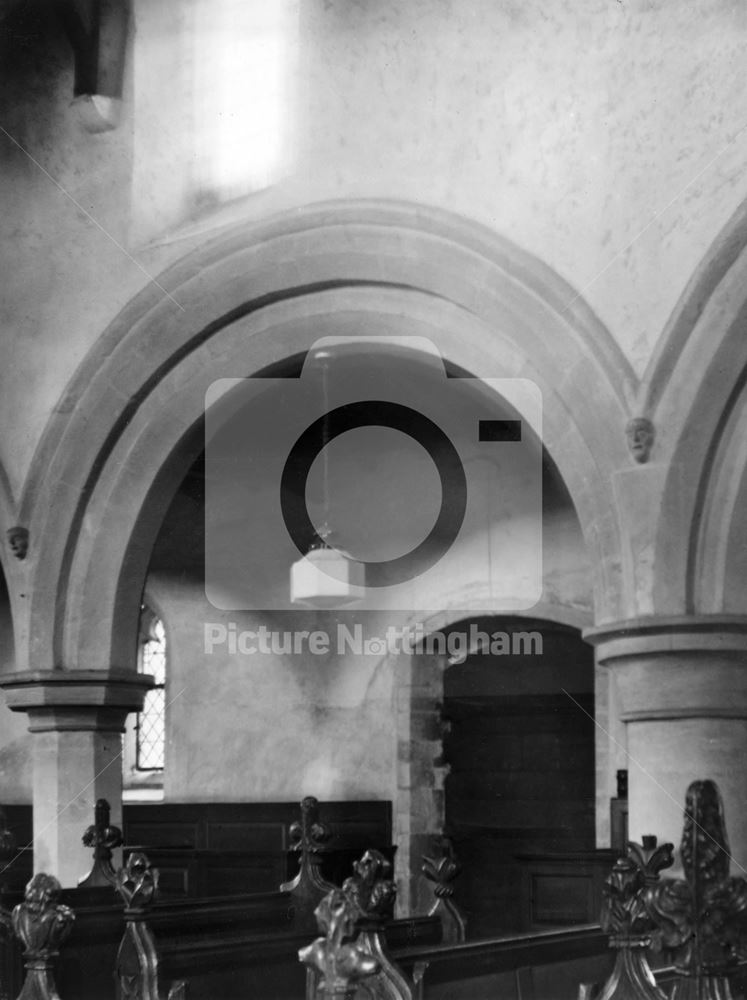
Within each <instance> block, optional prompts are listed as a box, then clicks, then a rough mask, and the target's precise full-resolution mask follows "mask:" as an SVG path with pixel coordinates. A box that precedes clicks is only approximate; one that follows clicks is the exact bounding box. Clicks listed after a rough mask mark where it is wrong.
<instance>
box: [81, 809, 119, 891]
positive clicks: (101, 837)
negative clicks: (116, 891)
mask: <svg viewBox="0 0 747 1000" xmlns="http://www.w3.org/2000/svg"><path fill="white" fill-rule="evenodd" d="M109 815H110V810H109V803H108V802H107V801H106V799H99V800H98V801H97V803H96V808H95V810H94V814H93V816H94V818H93V825H92V826H89V827H88V829H87V830H86V832H85V833H84V834H83V844H84V845H85V846H86V847H92V848H93V867H92V868H91V870H90V872H89V873H88V874H87V875H85V876H84V877H83V878H82V879H79V881H78V888H80V889H92V888H95V887H99V886H109V885H111V886H114V885H116V881H117V873H116V872H115V870H114V867H113V866H112V851H113V850H114V848H115V847H121V846H122V843H123V838H122V831H121V830H120V829H119V827H118V826H111V825H110V823H109Z"/></svg>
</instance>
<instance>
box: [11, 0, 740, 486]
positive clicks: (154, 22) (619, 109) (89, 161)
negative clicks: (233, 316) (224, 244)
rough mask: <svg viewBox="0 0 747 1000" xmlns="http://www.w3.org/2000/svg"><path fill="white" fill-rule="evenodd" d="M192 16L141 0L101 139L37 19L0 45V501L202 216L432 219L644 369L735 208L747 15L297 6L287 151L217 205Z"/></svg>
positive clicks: (62, 55) (614, 7)
mask: <svg viewBox="0 0 747 1000" xmlns="http://www.w3.org/2000/svg"><path fill="white" fill-rule="evenodd" d="M193 5H194V0H164V2H162V3H159V4H153V3H152V2H151V0H136V3H135V7H134V20H135V24H134V27H135V31H134V36H133V42H132V45H131V49H130V53H129V59H128V70H127V74H126V85H125V95H124V96H125V101H124V108H123V118H122V122H121V124H120V125H119V127H118V129H117V130H115V131H113V132H110V133H106V134H102V135H89V134H88V133H86V132H84V131H83V130H82V129H81V126H80V123H79V121H78V119H77V117H76V113H75V111H74V110H73V109H72V108H71V107H70V98H71V96H72V57H71V54H70V50H69V46H68V44H67V42H66V40H65V39H64V37H63V36H62V34H61V32H60V31H59V29H58V28H57V27H56V26H55V25H54V24H53V22H52V20H51V16H50V15H49V14H46V15H43V17H47V18H48V19H49V20H48V23H47V22H45V23H43V24H42V27H41V28H40V29H38V31H37V29H35V32H36V34H35V33H34V32H32V37H31V39H30V41H29V51H30V52H31V53H33V54H32V55H31V56H30V57H29V55H28V52H27V51H26V50H24V49H22V48H18V47H16V50H15V54H14V55H13V54H11V53H10V52H9V50H8V36H7V32H5V31H4V34H3V35H2V38H0V45H2V46H3V48H4V51H3V59H2V60H0V121H2V125H3V129H4V132H5V133H6V134H0V158H1V159H2V170H3V176H4V184H3V186H2V192H0V273H2V275H3V298H2V308H1V311H0V323H1V324H2V338H0V389H1V390H2V391H1V392H0V400H1V401H0V427H2V428H3V431H2V434H1V435H0V460H2V462H3V463H4V464H5V466H6V467H7V470H8V475H9V479H10V482H11V485H12V487H13V489H14V490H15V491H18V489H19V487H20V484H21V483H22V481H23V477H24V475H25V472H26V470H27V469H28V466H29V462H30V460H31V456H32V454H33V451H34V449H35V447H36V444H37V442H38V439H39V436H40V434H41V432H42V429H43V427H44V425H45V423H46V421H47V419H48V417H49V414H50V412H51V410H52V408H53V407H54V404H55V402H56V400H57V399H58V397H59V395H60V392H61V390H62V388H63V386H64V384H65V383H66V382H67V380H68V379H69V377H70V376H71V374H72V372H73V371H74V369H75V367H76V365H77V364H78V363H79V361H80V360H81V358H82V357H83V356H84V354H85V352H86V351H87V349H88V348H89V347H90V346H91V344H92V343H93V342H94V341H95V340H96V338H97V337H98V335H99V334H100V332H101V331H102V329H103V328H104V327H105V326H106V325H107V323H108V322H109V320H110V319H111V318H112V317H113V316H114V315H115V314H116V313H117V311H118V310H119V309H120V308H121V307H122V306H123V305H124V303H125V302H127V301H128V300H129V299H130V298H131V297H132V295H133V294H134V293H135V292H136V291H137V290H138V288H140V287H142V285H143V284H144V282H145V281H146V280H147V278H146V274H145V273H144V271H145V272H147V273H148V274H151V275H152V274H157V273H158V272H159V271H160V270H161V268H162V267H164V266H165V265H166V264H167V263H169V262H171V261H172V260H174V259H175V258H177V257H179V256H181V255H182V254H183V253H185V252H186V251H187V250H188V249H190V248H192V247H193V246H194V245H195V244H196V243H197V242H199V241H200V240H201V239H203V238H204V236H205V234H206V233H210V232H211V231H212V230H213V228H214V227H215V226H216V225H218V224H219V223H220V222H228V221H236V219H240V218H246V219H247V220H250V219H258V218H263V217H265V216H267V215H268V214H269V213H271V212H274V211H276V210H279V209H282V208H287V207H292V206H295V205H299V204H304V203H307V202H310V201H315V200H319V199H328V198H346V197H351V196H355V197H361V196H366V197H375V198H382V197H386V198H399V199H409V200H415V201H418V202H425V203H430V204H435V205H438V206H442V207H445V208H448V209H450V210H452V211H454V212H457V213H460V214H462V215H464V216H466V217H468V218H472V219H475V220H477V221H479V222H482V223H484V224H486V225H488V226H490V227H491V228H493V229H495V230H496V231H498V232H500V233H501V234H502V235H504V236H507V237H509V238H511V239H512V240H514V241H515V242H516V243H517V244H519V245H520V246H521V247H522V248H524V249H526V250H529V251H531V252H532V253H534V254H536V255H537V256H538V257H539V258H540V259H542V260H543V261H544V262H546V263H547V264H549V265H550V266H551V267H553V268H555V269H556V270H557V271H558V272H559V273H560V274H561V275H562V276H563V277H565V278H566V279H567V280H569V281H570V283H571V284H572V285H573V286H574V287H575V288H576V289H577V290H578V291H579V293H582V294H583V295H584V296H585V297H586V298H587V299H588V301H589V302H590V304H591V305H592V307H593V308H594V309H595V310H596V312H597V313H598V315H599V316H600V317H601V319H602V320H603V321H604V322H605V323H606V324H607V325H608V327H609V328H610V330H611V332H612V334H613V336H614V337H616V339H617V340H618V341H619V343H620V344H621V346H622V348H623V350H624V352H625V353H626V355H627V356H628V358H629V359H630V360H631V362H632V363H633V365H634V367H635V369H636V370H637V371H638V372H639V373H640V372H641V371H642V370H643V368H644V366H645V363H646V360H647V359H648V357H649V356H650V354H651V351H652V348H653V345H654V344H655V342H656V339H657V336H658V335H659V332H660V331H661V329H662V327H663V325H664V323H665V321H666V318H667V316H668V315H669V314H670V312H671V310H672V307H673V306H674V304H675V302H676V300H677V298H678V296H679V295H680V293H681V291H682V289H683V288H684V286H685V283H686V281H687V279H688V278H689V276H690V275H691V273H692V271H693V270H694V268H695V266H696V264H697V263H698V261H699V260H700V259H701V258H702V256H703V254H704V252H705V250H706V248H707V247H708V245H709V244H710V243H711V241H712V240H713V238H714V237H715V235H716V234H717V233H718V231H719V230H720V228H721V227H722V226H723V225H724V223H725V222H726V220H727V219H728V218H729V217H730V215H731V214H732V212H733V211H734V210H735V208H736V207H737V205H738V204H739V203H740V202H741V201H742V199H743V197H744V194H745V187H746V182H745V181H744V177H745V172H744V160H745V148H746V145H745V144H746V142H747V132H741V133H740V132H739V129H740V128H741V127H742V117H741V116H742V108H743V102H742V72H741V68H742V66H743V65H744V61H745V58H744V57H745V52H746V50H747V9H746V8H745V7H744V5H742V4H738V3H734V2H732V0H696V2H693V3H689V4H686V5H685V4H681V5H672V4H670V3H665V2H663V0H627V2H625V3H618V2H609V0H582V2H580V3H576V4H573V5H572V6H569V5H565V6H563V7H562V9H561V8H557V10H555V9H553V8H550V7H548V5H547V4H545V3H542V2H541V0H528V2H526V3H523V4H519V3H514V2H513V0H501V2H499V3H496V2H493V0H469V2H466V3H450V2H446V0H442V2H437V3H433V2H428V3H426V2H425V0H420V2H413V3H407V4H405V3H401V2H399V0H378V2H376V3H372V2H363V0H361V2H350V0H308V2H306V0H305V2H304V3H303V4H301V5H300V21H299V34H298V45H297V47H296V48H295V49H294V50H293V51H292V53H291V55H292V59H291V62H289V65H290V66H292V67H293V79H292V80H291V81H290V83H291V84H292V86H291V88H290V90H289V94H290V95H291V98H292V100H291V102H290V104H289V105H288V109H289V112H290V113H291V114H292V128H293V142H292V144H291V147H290V148H289V158H288V159H287V160H286V162H285V163H284V164H283V165H282V167H281V169H279V171H278V180H277V183H275V184H272V185H270V186H269V187H268V188H266V189H265V190H263V191H259V192H255V193H254V194H251V195H249V196H248V197H246V198H244V199H239V200H235V199H233V198H232V200H231V203H230V204H225V205H223V204H221V202H220V198H217V199H216V196H215V193H214V192H210V191H208V192H206V191H202V192H201V191H200V190H196V189H194V188H191V187H190V183H191V181H190V180H189V178H191V177H193V175H194V169H193V166H194V165H193V163H192V157H193V149H192V148H191V144H190V138H189V137H190V128H191V125H190V122H191V114H192V109H193V107H194V97H195V95H194V79H195V77H194V73H193V72H192V68H193V66H194V63H193V62H190V59H188V58H187V55H186V54H187V53H188V52H192V53H194V51H195V40H194V37H193V34H192V32H193V28H194V23H195V22H194V19H193V17H192V13H193ZM41 6H43V5H40V7H41ZM9 24H11V25H12V20H11V21H8V20H6V21H5V22H4V25H3V27H4V29H7V27H8V25H9ZM37 35H38V37H36V36H37ZM6 56H7V57H6ZM192 58H193V59H194V56H193V57H192ZM256 96H257V95H256V94H254V93H252V92H251V91H248V92H247V93H246V101H247V102H248V103H250V102H252V101H253V100H255V99H256ZM216 107H217V106H216ZM16 143H17V144H18V145H16ZM19 147H23V149H24V150H26V152H23V151H22V150H21V148H19ZM27 154H28V155H27ZM30 157H33V159H34V160H35V161H36V163H35V162H33V161H32V159H31V158H30ZM58 185H59V186H58ZM60 189H63V190H60ZM63 192H65V193H63ZM92 220H95V222H94V221H92ZM99 227H101V228H99ZM104 230H105V232H104Z"/></svg>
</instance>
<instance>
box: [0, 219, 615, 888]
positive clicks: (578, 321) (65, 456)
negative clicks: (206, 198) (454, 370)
mask: <svg viewBox="0 0 747 1000" xmlns="http://www.w3.org/2000/svg"><path fill="white" fill-rule="evenodd" d="M160 288H162V289H166V290H167V292H168V295H167V296H166V295H164V294H163V293H162V292H161V291H160V290H159V289H160ZM392 328H394V329H396V330H398V331H400V332H402V331H405V330H406V331H408V332H409V333H413V332H416V333H419V334H420V335H423V336H427V337H429V338H430V339H432V340H433V342H434V343H435V344H436V346H437V347H438V349H439V350H440V351H441V353H442V355H443V356H444V357H445V358H446V359H448V360H449V361H450V362H452V363H454V364H456V365H458V366H460V367H461V368H463V369H465V370H467V371H475V372H478V373H483V372H488V371H489V372H490V374H491V375H495V376H496V377H522V378H529V379H532V380H533V381H535V382H536V383H537V385H538V386H539V387H540V390H541V392H542V395H543V402H544V445H545V448H546V449H547V451H548V452H549V454H550V455H551V456H552V458H553V460H554V462H555V464H556V465H557V467H558V469H559V471H560V474H561V476H562V477H563V479H564V481H565V483H566V485H567V487H568V490H569V492H570V494H571V497H572V500H573V502H574V504H575V506H576V509H577V511H578V513H579V517H580V521H581V524H582V526H583V529H584V532H585V537H586V543H587V546H588V549H589V552H590V555H591V564H592V567H593V572H594V581H593V585H594V596H595V603H596V617H597V620H604V619H611V618H616V617H619V615H620V611H619V608H620V607H621V606H624V603H625V601H626V599H627V598H626V595H625V584H624V581H623V580H622V579H621V574H620V566H621V557H620V539H619V529H618V524H617V518H616V514H615V498H614V492H613V489H612V473H613V470H614V469H615V468H616V467H618V466H619V465H621V464H624V463H625V462H626V461H627V455H626V452H625V442H624V436H623V435H622V434H621V432H620V428H622V427H624V425H625V422H626V409H625V404H624V396H625V383H626V380H628V379H629V377H630V373H629V369H628V366H627V365H626V363H625V362H624V361H623V359H622V357H621V355H620V354H619V352H618V351H617V349H616V348H615V346H614V344H613V342H612V341H611V340H610V338H609V336H608V334H607V333H606V331H605V330H604V328H603V327H602V326H601V324H599V323H598V321H596V320H595V319H594V317H593V316H592V315H591V313H590V312H589V310H588V309H587V308H586V307H585V306H584V305H583V303H582V302H581V300H580V299H579V298H578V297H577V296H576V295H575V294H574V293H573V291H572V290H571V289H570V288H568V287H567V286H566V285H565V284H564V283H563V282H562V281H561V279H559V278H557V276H554V275H553V274H551V273H550V272H549V271H548V270H547V269H546V268H545V267H544V266H543V265H541V264H540V263H538V262H537V261H536V260H534V259H533V258H531V257H529V256H528V255H526V254H524V253H522V252H521V251H519V250H517V249H516V248H515V247H512V246H511V245H510V244H508V243H506V242H505V241H503V240H500V239H498V238H497V237H495V236H494V235H492V234H490V233H487V232H486V231H484V230H482V229H481V228H480V227H476V226H473V225H471V224H468V223H465V222H463V221H462V220H459V219H455V218H453V217H451V216H449V215H447V214H445V213H442V212H436V211H431V210H426V209H422V208H417V207H413V206H408V205H397V204H394V205H382V204H377V203H361V204H353V203H346V204H339V205H324V206H319V207H311V208H308V209H305V210H303V211H301V212H297V213H293V214H291V215H286V216H282V217H279V218H277V219H275V220H271V221H270V222H268V223H266V224H264V225H261V226H258V227H253V228H251V229H249V230H246V229H243V228H239V229H234V230H231V231H229V232H227V233H226V234H225V235H222V236H220V237H218V238H217V239H215V240H214V241H212V242H211V243H209V244H208V245H207V246H206V247H204V248H203V249H201V250H199V251H196V252H195V253H193V254H191V255H190V256H188V257H187V258H186V259H185V260H184V261H183V262H182V263H180V264H178V265H176V266H175V267H174V268H172V269H171V270H170V271H168V272H167V273H166V274H165V275H162V276H161V277H160V278H159V280H158V287H155V286H153V287H150V288H148V289H147V290H146V291H145V292H143V293H142V294H141V295H140V296H139V297H138V298H137V299H136V300H135V301H134V302H133V303H132V304H131V305H130V306H128V307H127V308H126V309H125V310H124V311H123V313H122V314H120V316H119V317H117V319H116V320H115V321H114V322H113V323H112V325H111V326H110V328H109V329H108V330H107V331H106V332H105V333H104V334H103V335H102V338H101V339H100V341H99V343H98V344H97V346H96V348H95V349H94V350H93V352H92V353H91V355H89V357H88V358H87V359H86V360H85V361H84V363H83V365H82V366H81V368H80V370H79V372H78V375H77V376H76V378H75V379H74V380H73V383H72V384H71V385H70V387H69V388H68V391H67V393H66V395H65V397H64V398H63V399H62V400H61V402H60V405H59V406H58V408H57V411H56V413H55V416H54V418H53V419H52V420H51V422H50V425H49V427H48V429H47V432H46V433H45V435H44V437H43V439H42V442H41V444H40V447H39V451H38V453H37V456H36V458H35V461H34V464H33V468H32V472H31V474H30V477H29V480H28V483H27V486H26V489H25V491H24V496H23V499H22V503H21V510H22V512H23V516H24V517H25V519H26V520H27V521H28V523H29V525H30V528H31V532H32V537H35V538H37V539H39V545H40V547H42V546H43V551H44V553H45V557H44V559H43V560H39V561H37V562H35V563H33V564H32V565H31V566H30V567H29V569H30V576H31V580H30V587H29V593H30V595H31V599H30V601H29V602H28V607H27V610H26V612H25V619H24V626H25V628H26V629H27V630H28V634H29V635H33V636H34V641H33V643H29V645H28V647H27V648H26V649H24V650H22V651H21V657H20V662H21V666H22V667H23V668H25V671H26V675H25V676H26V680H25V687H24V686H23V685H21V684H20V682H19V685H18V686H17V687H16V688H15V689H14V691H15V694H13V692H12V691H9V695H13V696H14V697H15V698H16V701H17V707H18V708H25V709H26V710H32V711H33V709H34V704H35V703H37V702H39V701H40V700H41V701H45V703H48V702H49V700H50V697H52V696H50V693H49V692H50V691H51V690H52V689H51V687H50V684H49V680H50V678H51V677H52V676H54V677H55V678H59V677H60V671H62V672H64V673H65V675H66V680H67V681H68V682H72V681H73V680H74V679H75V680H76V682H77V683H78V685H79V686H80V688H81V690H85V692H86V697H87V698H88V700H89V702H90V706H91V711H90V713H89V717H88V718H89V722H90V725H89V734H90V738H91V739H92V740H93V744H92V745H91V749H90V750H89V753H91V754H93V755H95V753H98V750H100V749H101V748H100V747H98V744H96V740H97V739H98V736H97V733H96V724H95V723H94V722H91V721H90V720H91V719H93V718H94V717H96V718H98V717H99V716H101V714H102V708H103V706H107V711H108V717H109V718H110V720H113V719H114V716H115V715H116V714H117V711H119V713H120V714H121V712H123V711H125V710H126V709H128V708H132V707H133V706H134V705H136V702H137V691H138V690H139V688H138V684H137V683H134V681H135V678H134V674H133V671H134V648H133V643H134V640H133V636H134V635H135V634H136V626H137V613H138V608H139V601H140V595H141V593H142V588H143V584H144V579H145V572H146V568H147V564H148V558H149V555H150V550H151V548H152V544H153V541H154V539H155V536H156V533H157V530H158V527H159V525H160V523H161V520H162V519H163V515H164V514H165V511H166V509H167V507H168V504H169V502H170V500H171V497H172V496H173V494H174V492H175V490H176V488H177V486H178V483H179V481H180V479H181V477H182V476H183V475H184V471H185V469H186V468H187V467H188V466H189V464H190V462H191V460H192V459H193V458H194V457H195V454H196V449H198V448H199V444H198V443H196V440H197V439H196V438H195V428H198V427H199V425H200V421H201V419H202V414H203V409H204V398H205V391H206V389H207V387H208V386H209V385H210V383H211V382H212V381H213V380H214V379H215V378H218V377H225V376H226V375H236V374H237V373H240V374H243V375H250V374H253V373H254V372H257V371H260V370H262V369H264V368H267V367H268V366H270V365H273V364H276V363H278V362H280V361H282V360H283V359H284V358H287V357H288V356H291V355H295V354H299V353H303V352H304V351H306V350H308V348H309V347H310V346H311V345H312V344H313V343H314V342H315V341H316V340H317V339H318V334H319V330H320V329H323V330H324V332H325V334H326V335H330V334H331V335H334V334H335V333H339V334H340V335H344V336H349V335H350V333H351V331H352V332H353V333H354V334H355V333H358V332H360V333H361V334H363V335H365V336H384V335H386V334H387V332H390V331H391V330H392ZM620 372H623V377H622V379H621V378H620ZM581 382H582V383H583V384H584V386H585V392H584V393H583V394H579V393H578V385H579V384H580V383H581ZM82 456H85V459H84V460H81V459H82ZM28 671H31V672H32V673H31V674H29V673H28ZM52 700H54V697H52ZM115 709H116V711H115ZM97 713H98V714H97ZM69 724H70V726H72V725H73V724H74V723H73V722H70V723H69ZM76 724H78V725H82V723H81V722H80V721H78V723H76ZM111 726H114V721H111ZM115 728H116V727H115ZM70 732H71V734H72V732H73V730H72V729H71V730H70ZM58 735H59V734H58ZM94 744H96V745H95V746H94ZM97 747H98V750H97V749H96V748H97ZM102 752H106V751H105V750H104V751H102ZM99 760H100V756H99ZM113 771H114V769H113V768H109V774H110V777H109V779H102V780H103V781H104V785H103V787H102V789H101V791H100V792H97V794H103V793H104V792H107V793H108V794H110V795H111V794H112V790H111V788H109V787H108V786H111V785H112V784H113V782H114V777H113V775H112V772H113ZM107 781H108V786H107ZM99 784H101V782H100V781H99ZM114 797H115V798H116V796H114ZM53 836H54V837H57V836H62V837H63V839H65V837H66V836H69V834H66V833H62V834H61V833H60V831H59V829H57V830H54V832H53ZM75 864H76V861H75V856H74V854H73V855H72V856H71V860H70V862H69V864H68V865H67V866H63V865H60V870H62V871H64V870H66V867H69V868H73V867H75Z"/></svg>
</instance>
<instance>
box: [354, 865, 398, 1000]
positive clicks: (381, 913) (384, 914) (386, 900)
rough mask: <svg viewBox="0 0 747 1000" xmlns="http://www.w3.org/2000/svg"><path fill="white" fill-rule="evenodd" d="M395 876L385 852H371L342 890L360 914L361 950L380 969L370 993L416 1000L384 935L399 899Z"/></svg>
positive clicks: (380, 998)
mask: <svg viewBox="0 0 747 1000" xmlns="http://www.w3.org/2000/svg"><path fill="white" fill-rule="evenodd" d="M392 874H393V873H392V865H391V862H390V861H389V860H388V859H387V858H385V857H384V855H383V854H382V853H381V851H376V850H368V851H366V852H365V853H364V854H363V856H362V857H361V859H360V860H359V861H356V862H355V864H354V865H353V874H352V875H351V876H350V878H346V879H345V881H344V882H343V883H342V891H343V893H344V894H345V895H346V896H347V898H348V899H349V900H350V903H351V905H352V908H353V911H354V913H355V914H356V926H357V928H358V931H359V932H360V933H359V936H358V941H357V944H358V947H359V948H360V949H361V950H362V951H363V952H365V953H366V954H367V955H370V956H371V958H372V959H373V960H374V961H375V962H376V964H377V966H378V972H377V973H376V978H375V980H373V982H372V983H371V984H370V992H372V993H373V995H374V996H375V997H376V998H377V1000H412V998H413V993H414V991H413V987H412V985H411V984H410V983H409V982H408V981H407V979H406V978H405V976H404V975H403V974H402V972H401V971H400V969H399V968H398V967H397V965H396V964H395V963H394V962H393V961H392V959H391V957H390V955H389V951H388V949H387V945H386V937H385V934H384V926H385V924H386V923H387V921H388V920H391V918H392V915H393V911H394V901H395V899H396V896H397V886H396V885H395V883H394V881H393V880H392Z"/></svg>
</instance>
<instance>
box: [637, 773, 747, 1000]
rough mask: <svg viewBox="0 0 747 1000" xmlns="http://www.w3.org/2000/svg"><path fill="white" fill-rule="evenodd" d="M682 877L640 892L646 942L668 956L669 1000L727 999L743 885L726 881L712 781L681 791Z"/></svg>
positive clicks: (746, 893)
mask: <svg viewBox="0 0 747 1000" xmlns="http://www.w3.org/2000/svg"><path fill="white" fill-rule="evenodd" d="M680 856H681V858H682V867H683V869H684V874H685V878H684V879H663V880H662V881H661V882H659V883H658V884H657V885H654V886H650V887H649V888H647V889H646V892H645V904H646V908H647V911H648V913H649V915H650V917H651V919H652V920H653V922H654V924H655V925H656V930H655V932H654V933H653V934H652V944H653V946H654V947H655V948H656V949H657V950H664V949H665V950H667V951H670V952H671V953H672V956H673V959H674V965H675V969H676V970H677V972H678V973H679V977H680V978H678V979H677V981H676V982H675V985H674V988H673V990H672V994H671V1000H731V990H730V986H729V976H730V975H731V974H732V973H733V972H734V971H735V967H736V964H737V961H738V958H739V956H740V954H744V952H745V949H747V880H745V879H744V878H736V877H730V876H729V861H730V856H729V845H728V841H727V837H726V826H725V823H724V811H723V805H722V802H721V795H720V793H719V790H718V787H717V785H716V784H715V782H713V781H694V782H693V783H692V784H691V785H690V787H689V788H688V790H687V799H686V803H685V822H684V829H683V833H682V845H681V847H680Z"/></svg>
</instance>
